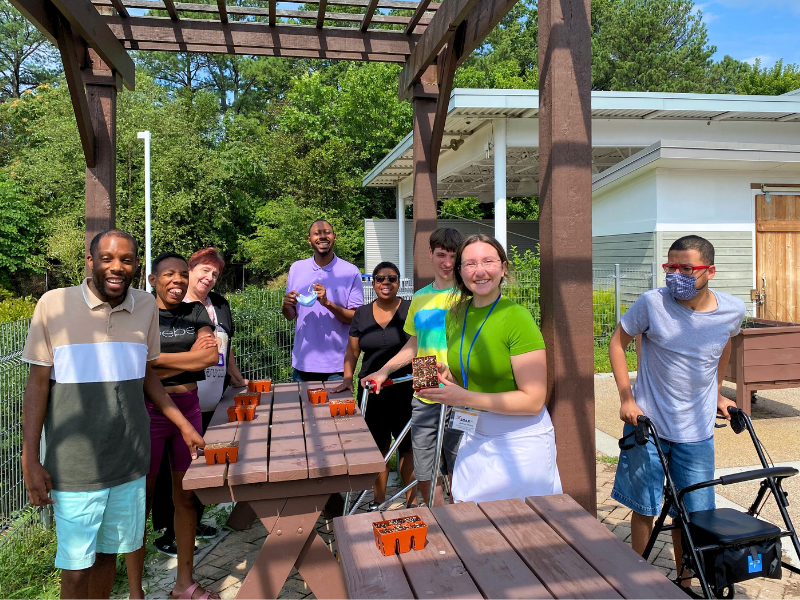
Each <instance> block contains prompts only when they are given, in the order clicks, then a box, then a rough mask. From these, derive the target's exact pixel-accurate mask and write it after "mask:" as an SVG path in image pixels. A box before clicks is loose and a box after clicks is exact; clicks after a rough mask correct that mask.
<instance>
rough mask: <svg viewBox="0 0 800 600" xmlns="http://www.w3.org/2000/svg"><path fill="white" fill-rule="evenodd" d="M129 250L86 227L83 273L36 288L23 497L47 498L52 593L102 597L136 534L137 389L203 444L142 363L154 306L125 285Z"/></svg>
mask: <svg viewBox="0 0 800 600" xmlns="http://www.w3.org/2000/svg"><path fill="white" fill-rule="evenodd" d="M137 251H138V246H137V244H136V241H135V240H134V239H133V238H132V237H131V236H130V235H129V234H127V233H125V232H123V231H119V230H109V231H104V232H102V233H99V234H98V235H97V236H95V238H94V239H93V240H92V242H91V244H90V246H89V255H88V256H87V257H86V260H87V261H88V264H89V267H90V268H91V270H92V276H91V277H90V278H87V279H86V280H85V281H84V282H83V283H82V284H81V285H78V286H74V287H69V288H62V289H57V290H52V291H50V292H47V293H46V294H45V295H44V296H42V298H41V300H39V302H38V304H37V305H36V310H35V311H34V314H33V318H32V320H31V327H30V330H29V332H28V338H27V340H26V342H25V348H24V350H23V352H22V360H24V361H25V362H27V363H29V364H30V368H31V370H30V376H29V378H28V384H27V386H26V388H25V397H24V401H23V408H22V429H23V442H22V444H23V448H22V470H23V475H24V478H25V487H26V488H27V491H28V499H29V500H30V502H31V504H34V505H36V506H44V505H47V504H52V505H53V511H54V514H55V520H56V536H57V538H58V550H57V553H56V561H55V564H56V567H59V568H61V569H62V574H61V597H62V598H108V597H109V595H110V594H111V588H112V585H113V583H114V572H115V567H116V555H117V554H118V553H127V552H132V551H134V550H137V549H138V548H140V547H141V545H142V542H143V539H144V521H145V476H146V475H147V472H148V470H149V467H150V419H149V417H148V415H147V410H146V409H145V404H144V393H147V395H148V397H149V398H150V399H151V400H152V401H153V403H154V404H155V405H156V406H157V407H158V408H159V410H161V411H162V412H163V413H164V415H165V416H167V417H168V418H169V419H170V420H171V421H172V422H173V423H175V425H177V426H178V428H179V429H180V431H181V433H182V435H183V439H184V441H185V442H186V444H187V445H188V446H189V448H190V449H191V451H192V455H193V456H195V457H196V455H197V447H202V446H203V445H204V444H203V438H202V437H201V436H200V434H199V433H198V432H197V431H196V430H195V429H194V427H193V426H192V425H191V423H189V421H187V420H186V418H185V417H184V416H183V415H182V414H181V412H180V410H178V408H177V407H176V406H175V404H173V402H172V400H170V398H169V396H168V395H167V394H166V392H165V391H164V388H163V386H162V385H161V382H160V381H159V380H158V377H157V376H156V375H155V373H154V372H153V370H152V369H151V368H150V365H149V364H148V362H149V361H151V360H153V359H155V358H157V357H158V355H159V352H160V342H159V329H158V307H157V306H156V302H155V299H154V298H153V296H151V295H150V294H148V293H147V292H144V291H140V290H135V289H129V287H130V284H131V281H132V280H133V275H134V273H136V270H137V267H138V259H137ZM43 425H44V430H45V436H46V437H45V439H46V442H47V450H46V454H45V457H44V465H42V464H41V462H40V457H39V440H40V437H41V434H42V426H43Z"/></svg>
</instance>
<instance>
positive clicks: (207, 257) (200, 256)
mask: <svg viewBox="0 0 800 600" xmlns="http://www.w3.org/2000/svg"><path fill="white" fill-rule="evenodd" d="M197 265H213V266H215V267H217V270H218V271H219V273H220V274H221V273H222V269H224V268H225V261H224V260H223V258H222V255H221V254H220V253H219V252H218V251H217V249H216V248H214V247H213V246H212V247H209V248H205V249H203V250H198V251H197V252H195V253H194V254H192V255H191V256H190V257H189V270H192V269H194V268H195V267H196V266H197Z"/></svg>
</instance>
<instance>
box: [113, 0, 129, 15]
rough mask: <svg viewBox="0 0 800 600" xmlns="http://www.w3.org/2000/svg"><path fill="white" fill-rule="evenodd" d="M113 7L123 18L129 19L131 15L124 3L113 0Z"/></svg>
mask: <svg viewBox="0 0 800 600" xmlns="http://www.w3.org/2000/svg"><path fill="white" fill-rule="evenodd" d="M111 5H112V6H113V7H114V9H115V10H116V11H117V12H118V13H119V15H120V16H121V17H129V16H130V13H129V12H128V9H127V8H125V5H124V4H123V3H122V0H111Z"/></svg>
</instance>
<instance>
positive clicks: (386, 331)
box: [335, 262, 417, 506]
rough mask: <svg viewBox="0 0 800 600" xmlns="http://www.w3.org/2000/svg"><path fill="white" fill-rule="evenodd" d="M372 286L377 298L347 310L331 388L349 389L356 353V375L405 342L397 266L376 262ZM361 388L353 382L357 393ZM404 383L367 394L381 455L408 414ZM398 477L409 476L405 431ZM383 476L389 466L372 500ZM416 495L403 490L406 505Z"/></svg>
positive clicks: (381, 496) (382, 493)
mask: <svg viewBox="0 0 800 600" xmlns="http://www.w3.org/2000/svg"><path fill="white" fill-rule="evenodd" d="M372 288H373V289H374V290H375V295H376V296H377V299H376V300H374V301H373V302H372V303H370V304H367V305H366V306H360V307H358V308H357V309H356V312H355V315H353V321H352V323H351V324H350V339H349V341H348V343H347V350H346V351H345V355H344V381H343V382H342V384H341V385H339V387H337V388H336V390H335V391H337V392H340V391H342V390H345V389H348V390H351V391H352V390H353V372H354V371H355V368H356V363H357V362H358V356H359V354H361V352H362V351H363V352H364V359H363V361H362V363H361V372H360V373H359V374H358V378H359V380H361V378H362V377H366V375H368V374H369V373H374V372H375V371H377V370H378V369H380V368H381V367H383V366H384V365H385V364H386V363H387V362H388V361H389V359H391V358H392V357H393V356H394V355H395V354H397V353H398V352H399V351H400V349H401V348H402V347H403V346H404V345H405V343H406V341H408V337H409V336H408V334H407V333H406V332H405V331H403V325H404V324H405V322H406V316H407V315H408V307H409V306H410V305H411V301H410V300H403V299H402V298H398V297H397V291H398V290H399V289H400V270H399V269H398V268H397V267H396V266H395V265H394V264H393V263H390V262H382V263H380V264H379V265H378V266H376V267H375V269H374V270H373V271H372ZM410 373H411V366H410V365H409V366H407V367H404V368H402V369H400V370H398V371H395V372H394V373H392V374H391V375H390V377H392V378H395V377H403V376H404V375H409V374H410ZM363 393H364V390H363V388H362V387H361V385H359V386H358V398H359V399H360V398H361V397H362V395H363ZM411 395H412V389H411V386H410V385H402V384H401V385H398V386H396V387H395V386H390V387H387V388H384V389H382V390H381V394H380V396H378V395H377V394H370V395H369V400H368V403H369V405H368V410H367V419H366V420H367V426H368V427H369V430H370V432H371V433H372V437H373V438H374V439H375V443H377V444H378V448H380V450H381V453H382V454H386V452H388V451H389V448H390V446H391V443H392V438H393V437H396V436H398V435H400V432H401V431H402V430H403V427H405V425H406V423H408V421H409V420H410V419H411ZM398 450H399V451H400V476H401V477H402V478H403V483H404V484H408V483H409V482H411V481H412V480H413V479H414V458H413V456H412V453H411V437H410V436H408V435H407V436H406V437H405V438H404V439H403V441H402V443H401V444H400V447H399V448H398ZM388 479H389V468H388V466H387V468H386V470H385V471H384V472H383V473H381V475H379V476H378V479H377V480H376V481H375V485H374V486H373V490H374V498H375V501H376V502H383V501H384V500H385V499H386V482H387V481H388ZM416 496H417V489H416V487H414V488H412V489H410V490H409V491H408V492H406V505H407V506H411V505H412V504H413V502H414V499H415V498H416Z"/></svg>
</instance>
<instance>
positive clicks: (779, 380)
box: [725, 319, 800, 415]
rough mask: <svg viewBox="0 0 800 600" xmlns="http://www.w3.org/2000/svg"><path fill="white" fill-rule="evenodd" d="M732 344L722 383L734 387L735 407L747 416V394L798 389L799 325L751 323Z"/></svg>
mask: <svg viewBox="0 0 800 600" xmlns="http://www.w3.org/2000/svg"><path fill="white" fill-rule="evenodd" d="M732 344H733V347H732V349H731V359H730V361H729V363H728V368H727V369H726V371H725V380H726V381H730V382H732V383H735V384H736V405H737V406H738V407H739V408H741V409H742V410H743V411H744V412H746V413H747V414H748V415H749V414H750V397H751V396H750V394H751V392H755V391H756V390H775V389H784V388H793V387H800V325H792V324H791V323H786V322H784V321H770V320H767V319H753V320H752V325H751V326H750V327H747V328H742V331H741V333H740V334H739V335H737V336H736V337H735V338H733V340H732Z"/></svg>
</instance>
